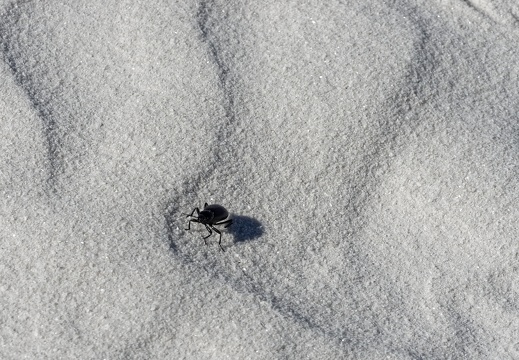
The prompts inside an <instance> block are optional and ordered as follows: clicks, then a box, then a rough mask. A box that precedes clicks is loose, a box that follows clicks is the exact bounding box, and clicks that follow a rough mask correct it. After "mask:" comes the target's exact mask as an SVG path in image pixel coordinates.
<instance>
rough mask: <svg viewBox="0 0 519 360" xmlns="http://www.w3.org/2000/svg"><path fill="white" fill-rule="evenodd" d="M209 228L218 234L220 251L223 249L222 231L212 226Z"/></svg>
mask: <svg viewBox="0 0 519 360" xmlns="http://www.w3.org/2000/svg"><path fill="white" fill-rule="evenodd" d="M211 228H212V229H213V230H214V232H215V233H217V234H219V235H220V240H219V241H218V245H220V249H222V251H225V250H224V249H223V247H222V232H221V231H220V230H218V229H217V228H215V227H213V226H211Z"/></svg>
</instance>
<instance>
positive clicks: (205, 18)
mask: <svg viewBox="0 0 519 360" xmlns="http://www.w3.org/2000/svg"><path fill="white" fill-rule="evenodd" d="M211 4H212V2H211V1H202V2H201V3H200V6H199V9H198V12H197V24H198V27H199V29H200V33H201V39H202V41H203V42H205V43H206V44H207V46H208V48H209V52H210V55H211V57H212V59H213V61H214V63H215V65H216V66H217V68H218V79H219V82H220V84H219V85H220V87H221V89H222V91H223V94H224V95H223V96H224V104H223V106H224V109H225V112H226V117H227V119H228V121H230V122H233V121H234V119H235V114H234V101H235V99H234V95H233V93H232V88H231V84H230V81H229V77H230V68H229V67H228V66H227V65H225V64H224V60H223V59H222V56H221V54H220V52H219V51H220V50H219V49H218V48H217V46H216V45H215V43H214V42H213V40H212V39H211V37H212V36H214V35H213V34H212V30H211V28H210V24H209V21H210V19H209V18H210V13H211V10H212V8H211ZM395 11H396V12H402V9H401V8H400V9H396V10H395ZM405 15H406V16H409V17H410V18H413V19H418V21H417V23H418V25H417V33H418V34H419V35H420V36H419V38H418V41H417V42H416V44H415V46H414V54H415V56H414V57H413V58H412V59H411V61H410V63H409V71H408V72H407V73H406V74H407V76H406V77H405V80H406V81H405V82H404V83H403V84H402V87H401V91H399V92H398V93H397V94H396V95H395V96H394V97H392V98H390V99H388V100H387V104H388V106H392V107H394V108H395V111H394V116H393V117H391V118H390V119H382V118H381V119H380V122H379V126H380V131H379V134H380V136H379V137H378V139H377V140H375V141H374V142H373V143H372V151H370V152H369V153H368V154H366V155H365V159H366V161H364V162H362V163H363V164H370V163H373V159H374V158H375V159H378V160H379V161H375V163H378V162H380V161H382V160H383V159H385V158H387V157H388V155H389V153H390V152H394V151H403V149H404V148H405V141H404V140H405V139H403V138H402V135H399V136H397V137H394V136H393V135H392V134H393V133H394V131H391V132H389V131H387V129H389V128H390V127H391V128H394V127H395V124H394V123H392V121H394V119H398V120H399V121H400V122H399V124H397V125H396V126H397V127H398V128H399V129H400V131H398V132H397V133H398V134H402V130H403V129H405V128H407V129H408V130H409V131H413V129H416V128H417V127H418V126H419V125H420V124H421V121H420V120H419V119H418V118H416V117H408V115H409V114H412V113H413V112H414V111H415V107H413V106H414V104H418V106H419V105H420V103H419V101H418V100H419V99H420V97H421V94H423V93H424V91H423V89H425V88H426V87H428V86H431V85H429V84H428V79H431V78H433V77H434V71H435V69H436V67H437V59H436V58H435V52H436V48H435V46H434V44H433V43H432V42H431V40H430V35H429V31H428V29H427V25H426V24H425V25H424V24H423V23H422V22H420V19H421V17H420V15H419V14H417V13H416V11H415V10H413V8H410V7H408V12H407V13H406V14H405ZM395 103H396V104H398V105H397V106H396V107H395V106H394V104H395ZM223 135H228V134H220V136H223ZM215 156H217V157H218V154H217V153H216V154H215ZM368 159H369V160H370V161H367V160H368ZM363 173H364V174H365V176H366V178H370V177H371V178H372V179H373V181H369V182H364V183H363V184H361V187H362V191H356V192H355V193H354V194H353V195H352V196H351V197H350V198H349V199H348V200H347V206H349V207H351V208H353V209H354V210H355V213H356V214H357V215H356V216H355V218H352V219H351V224H350V225H351V227H350V228H351V229H353V233H357V232H359V231H361V229H362V227H363V225H362V223H363V219H362V213H363V211H362V210H363V208H364V207H366V206H367V205H368V204H369V202H370V199H369V197H370V194H371V193H373V192H374V191H375V188H376V187H377V184H379V183H380V181H381V179H382V177H383V174H384V173H385V172H384V171H382V172H381V171H379V169H378V168H372V167H369V166H368V165H365V166H364V169H363ZM196 186H199V185H196ZM176 210H177V209H175V208H171V209H170V210H168V211H167V212H166V216H165V222H166V228H167V237H168V241H169V243H170V248H171V251H172V252H173V254H175V256H176V257H177V258H178V259H179V260H180V261H181V262H182V263H184V264H186V265H190V266H195V267H197V268H201V269H203V270H205V271H206V272H207V273H208V274H210V276H212V277H213V278H215V279H218V280H219V281H221V282H223V283H225V284H226V285H227V286H231V287H232V288H233V289H235V291H237V292H239V293H247V294H254V296H256V297H258V298H259V299H261V300H262V301H265V302H267V303H268V304H270V306H271V308H272V309H273V310H274V311H276V312H277V313H279V314H280V315H282V316H284V317H287V318H289V319H292V321H294V322H295V323H297V324H299V325H300V326H302V327H303V328H305V329H308V330H310V331H313V332H317V333H320V334H322V335H324V336H325V337H326V338H328V339H330V340H331V341H332V342H333V343H336V344H337V346H339V347H341V348H344V346H345V345H346V346H354V347H357V348H360V347H362V346H364V345H366V343H368V342H369V343H370V344H371V345H374V346H377V338H376V337H375V336H373V337H370V336H368V335H366V338H365V339H364V340H365V341H364V342H363V344H364V345H362V344H359V343H356V344H354V343H352V341H353V340H352V339H350V338H349V336H350V335H351V334H349V333H348V327H345V328H344V329H341V328H337V327H331V328H326V327H323V326H322V325H321V324H320V323H319V321H317V319H318V317H319V313H312V311H311V310H308V309H305V308H303V309H301V308H300V305H298V304H292V302H291V301H290V300H289V299H284V298H283V297H280V296H279V294H278V295H276V294H274V293H272V291H271V290H269V289H268V288H263V287H261V285H260V284H259V283H258V282H257V281H255V280H254V279H253V278H251V277H250V276H249V275H248V274H246V273H244V274H243V275H244V276H243V277H242V278H241V279H242V280H239V279H236V278H233V277H232V276H230V275H229V274H227V273H225V272H215V271H214V270H215V265H216V266H217V264H213V263H212V262H211V261H210V260H209V261H207V262H204V263H198V262H195V261H194V260H193V259H192V258H191V257H190V256H189V255H187V254H185V253H183V252H182V251H181V250H180V249H179V248H178V247H177V246H176V245H175V241H174V240H175V237H176V236H175V234H174V228H175V227H174V224H173V223H174V220H173V216H174V214H175V213H176V212H177V211H176ZM238 241H239V239H238ZM352 246H353V247H355V246H354V245H352ZM350 250H352V251H354V252H355V253H357V254H360V253H361V250H360V249H350ZM353 257H354V258H357V259H361V256H355V255H354V256H353ZM359 261H361V260H359ZM364 261H365V260H364ZM316 316H317V318H316ZM371 329H374V332H375V333H381V332H383V329H382V328H381V327H380V326H379V325H378V324H377V323H372V324H371ZM357 340H358V339H357ZM381 346H382V345H381ZM385 347H386V349H388V348H392V349H393V350H394V351H399V350H398V349H397V348H396V347H394V345H389V346H388V345H387V344H386V345H385ZM400 350H401V349H400ZM408 350H411V349H408Z"/></svg>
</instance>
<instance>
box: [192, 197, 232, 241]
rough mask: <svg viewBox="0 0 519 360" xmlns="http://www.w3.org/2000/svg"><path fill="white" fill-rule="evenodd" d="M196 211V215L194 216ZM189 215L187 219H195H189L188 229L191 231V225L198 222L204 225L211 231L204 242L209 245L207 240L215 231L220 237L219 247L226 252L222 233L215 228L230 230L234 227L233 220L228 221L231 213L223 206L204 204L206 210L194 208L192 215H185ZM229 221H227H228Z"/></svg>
mask: <svg viewBox="0 0 519 360" xmlns="http://www.w3.org/2000/svg"><path fill="white" fill-rule="evenodd" d="M195 211H196V215H197V216H194V215H193V214H194V213H195ZM184 215H187V217H192V218H193V219H189V222H188V223H187V229H186V230H191V223H192V222H196V223H200V224H203V225H204V226H205V228H206V229H207V231H209V235H207V236H203V238H204V242H205V244H206V245H207V240H206V239H207V238H208V237H209V236H211V235H212V234H213V231H214V232H216V233H217V234H219V235H220V240H219V241H218V245H220V249H222V251H225V250H224V249H223V247H222V232H221V231H220V230H218V229H217V228H215V227H214V226H215V225H225V226H224V227H225V228H228V227H229V226H231V225H232V219H227V218H228V217H229V212H228V211H227V209H226V208H224V207H223V206H222V205H218V204H213V205H207V203H205V204H204V208H203V210H202V211H200V209H199V208H197V207H196V208H194V209H193V211H191V214H184ZM226 219H227V220H226Z"/></svg>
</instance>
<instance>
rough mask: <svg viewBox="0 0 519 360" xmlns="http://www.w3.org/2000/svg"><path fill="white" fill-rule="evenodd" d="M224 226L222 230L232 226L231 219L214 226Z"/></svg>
mask: <svg viewBox="0 0 519 360" xmlns="http://www.w3.org/2000/svg"><path fill="white" fill-rule="evenodd" d="M224 224H227V225H225V226H224V228H228V227H229V226H231V225H232V219H229V220H224V221H220V222H218V223H216V224H214V225H224Z"/></svg>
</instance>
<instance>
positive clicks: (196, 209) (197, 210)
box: [183, 207, 200, 217]
mask: <svg viewBox="0 0 519 360" xmlns="http://www.w3.org/2000/svg"><path fill="white" fill-rule="evenodd" d="M195 211H196V215H200V209H199V208H197V207H196V208H194V209H193V211H191V214H190V215H188V214H183V215H186V217H189V216H193V214H194V213H195ZM193 217H194V216H193Z"/></svg>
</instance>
